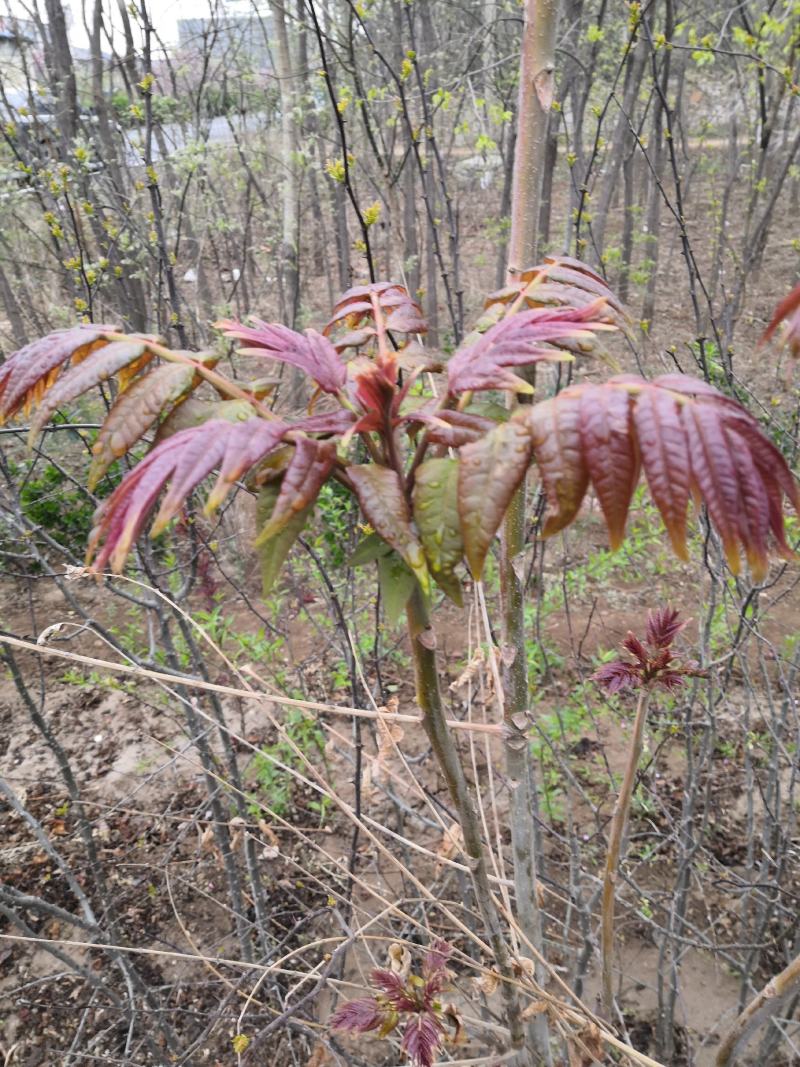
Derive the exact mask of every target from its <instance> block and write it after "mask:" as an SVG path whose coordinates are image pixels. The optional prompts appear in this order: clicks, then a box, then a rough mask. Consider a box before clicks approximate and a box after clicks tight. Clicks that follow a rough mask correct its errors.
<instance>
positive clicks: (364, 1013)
mask: <svg viewBox="0 0 800 1067" xmlns="http://www.w3.org/2000/svg"><path fill="white" fill-rule="evenodd" d="M385 1019H386V1011H385V1009H383V1008H381V1006H380V1005H379V1004H378V1002H377V1000H376V999H375V997H362V998H361V999H360V1000H349V1001H348V1002H347V1003H346V1004H342V1005H340V1007H338V1008H337V1009H336V1011H335V1012H334V1013H333V1015H332V1016H331V1018H330V1023H329V1025H330V1027H331V1029H332V1030H344V1031H345V1032H349V1033H352V1034H366V1033H368V1032H369V1031H370V1030H377V1029H379V1028H380V1027H381V1026H382V1025H383V1023H384V1021H385Z"/></svg>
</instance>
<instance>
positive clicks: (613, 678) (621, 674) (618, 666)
mask: <svg viewBox="0 0 800 1067" xmlns="http://www.w3.org/2000/svg"><path fill="white" fill-rule="evenodd" d="M592 680H593V681H595V682H597V684H598V685H599V686H601V687H602V688H603V689H605V691H606V692H607V693H619V692H621V691H622V690H623V689H634V688H635V687H636V686H639V685H641V683H642V674H641V670H640V668H639V667H638V666H636V664H634V663H625V661H624V660H614V662H613V663H604V664H603V665H602V666H601V667H598V668H597V670H596V671H595V672H594V674H593V675H592Z"/></svg>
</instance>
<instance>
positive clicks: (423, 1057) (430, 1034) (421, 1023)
mask: <svg viewBox="0 0 800 1067" xmlns="http://www.w3.org/2000/svg"><path fill="white" fill-rule="evenodd" d="M443 1033H444V1027H443V1026H442V1024H441V1023H440V1022H439V1020H438V1019H437V1018H436V1016H435V1015H433V1014H429V1013H424V1014H419V1015H412V1017H411V1018H410V1019H409V1020H408V1022H407V1023H406V1025H405V1028H404V1030H403V1040H402V1042H401V1044H400V1051H401V1052H404V1053H405V1054H406V1055H407V1056H408V1057H409V1059H410V1060H411V1063H412V1065H413V1067H432V1064H433V1061H434V1059H435V1053H436V1050H437V1049H438V1048H439V1047H440V1045H441V1041H442V1035H443Z"/></svg>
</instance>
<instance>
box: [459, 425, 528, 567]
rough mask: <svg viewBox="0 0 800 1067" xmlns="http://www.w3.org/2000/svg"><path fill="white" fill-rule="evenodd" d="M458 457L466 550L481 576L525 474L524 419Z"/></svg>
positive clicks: (467, 447)
mask: <svg viewBox="0 0 800 1067" xmlns="http://www.w3.org/2000/svg"><path fill="white" fill-rule="evenodd" d="M459 456H460V462H459V472H458V511H459V516H460V520H461V535H462V537H463V540H464V553H465V555H466V558H467V563H468V564H469V569H470V571H471V572H472V575H473V577H475V578H480V576H481V573H482V571H483V564H484V561H485V559H486V555H487V553H488V551H489V547H490V545H491V543H492V540H493V539H494V535H495V534H496V533H497V530H498V529H499V527H500V523H501V522H502V521H503V516H504V515H505V512H506V509H507V508H508V505H509V504H510V502H511V498H512V497H513V495H514V493H515V492H516V490H517V488H518V487H519V485H520V483H521V482H522V480H523V478H524V477H525V471H526V470H527V468H528V464H529V463H530V458H531V437H530V434H529V432H528V429H527V427H526V426H525V425H523V423H522V422H521V421H519V420H511V421H510V422H505V423H503V424H502V425H500V426H497V427H495V429H493V430H492V431H491V432H490V433H487V434H486V436H485V437H482V438H481V439H480V440H479V441H474V442H473V443H472V444H469V445H465V446H464V447H463V448H462V449H461V451H460V453H459Z"/></svg>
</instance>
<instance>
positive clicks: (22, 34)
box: [0, 15, 39, 88]
mask: <svg viewBox="0 0 800 1067" xmlns="http://www.w3.org/2000/svg"><path fill="white" fill-rule="evenodd" d="M38 44H39V33H38V30H37V27H36V23H35V22H33V21H32V20H31V19H18V18H12V17H11V16H10V15H0V81H2V82H3V85H4V86H5V87H7V88H19V87H22V86H24V85H25V81H26V77H25V63H24V62H23V58H24V55H23V54H25V55H26V56H27V57H28V67H30V50H31V49H33V48H36V47H38Z"/></svg>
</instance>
